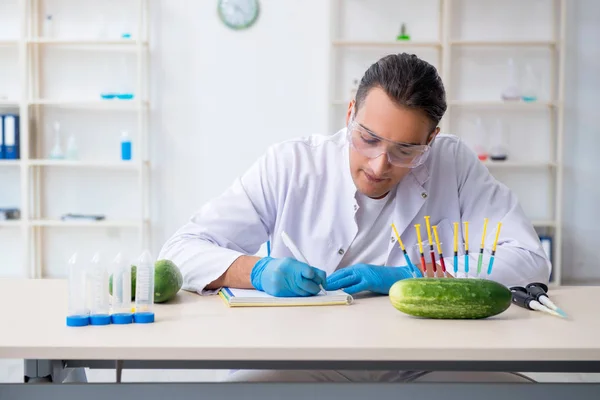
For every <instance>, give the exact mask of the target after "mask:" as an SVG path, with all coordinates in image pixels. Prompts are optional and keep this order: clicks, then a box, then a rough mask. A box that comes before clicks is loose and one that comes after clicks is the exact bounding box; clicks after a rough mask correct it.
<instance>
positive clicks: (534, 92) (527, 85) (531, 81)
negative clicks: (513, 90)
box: [522, 64, 538, 102]
mask: <svg viewBox="0 0 600 400" xmlns="http://www.w3.org/2000/svg"><path fill="white" fill-rule="evenodd" d="M522 97H523V101H526V102H533V101H536V100H537V99H538V78H537V77H536V76H535V74H534V72H533V67H532V66H531V64H527V65H526V66H525V76H524V80H523V91H522Z"/></svg>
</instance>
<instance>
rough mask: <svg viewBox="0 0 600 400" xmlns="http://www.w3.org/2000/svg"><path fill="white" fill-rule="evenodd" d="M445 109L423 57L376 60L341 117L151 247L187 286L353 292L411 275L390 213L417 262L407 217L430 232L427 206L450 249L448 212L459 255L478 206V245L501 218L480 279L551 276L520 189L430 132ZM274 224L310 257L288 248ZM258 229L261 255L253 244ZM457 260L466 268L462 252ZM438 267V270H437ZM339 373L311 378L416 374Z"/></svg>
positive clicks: (268, 158) (271, 158)
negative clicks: (266, 247)
mask: <svg viewBox="0 0 600 400" xmlns="http://www.w3.org/2000/svg"><path fill="white" fill-rule="evenodd" d="M445 111H446V96H445V90H444V87H443V84H442V81H441V79H440V77H439V76H438V74H437V71H436V70H435V68H434V67H433V66H431V65H430V64H428V63H426V62H425V61H423V60H421V59H419V58H417V57H416V56H414V55H409V54H394V55H389V56H386V57H384V58H382V59H380V60H378V61H377V62H376V63H374V64H373V65H372V66H370V67H369V69H368V70H367V71H366V72H365V74H364V76H363V78H362V80H361V82H360V85H359V88H358V91H357V94H356V98H355V100H353V101H351V102H350V104H349V107H348V112H347V117H346V126H345V127H344V128H343V129H341V130H340V131H339V132H337V133H335V134H334V135H331V136H328V135H323V136H320V135H314V136H310V137H305V138H298V139H294V140H288V141H285V142H283V143H279V144H275V145H273V146H272V147H270V148H269V149H268V150H267V151H266V153H265V154H264V155H263V156H262V157H261V158H260V159H259V160H258V161H257V162H256V163H255V164H254V165H253V166H252V167H251V168H250V169H249V170H248V171H247V172H246V173H244V174H243V175H242V176H240V177H239V178H238V179H237V180H236V181H235V182H234V183H233V185H232V186H231V187H230V188H229V189H227V190H226V191H225V192H224V193H223V194H221V195H220V196H219V197H217V198H215V199H214V200H213V201H210V202H209V203H207V204H205V205H204V206H203V207H202V208H201V209H200V210H199V211H198V212H197V213H196V214H195V215H193V216H192V218H191V220H190V221H189V222H188V223H187V224H186V225H185V226H183V227H182V228H180V229H179V230H178V231H177V232H176V233H175V234H174V235H173V236H172V237H171V238H170V239H169V240H168V241H167V242H166V243H165V245H164V247H163V249H162V251H161V254H160V256H159V257H160V258H169V259H171V260H173V261H174V262H175V263H176V264H177V265H179V267H180V268H181V271H182V273H183V275H184V289H187V290H193V291H196V292H198V293H201V294H211V293H215V292H216V291H217V290H218V289H219V288H221V287H223V286H228V287H235V288H255V289H257V290H261V291H264V292H267V293H269V294H271V295H273V296H311V295H314V294H316V293H318V292H319V285H323V286H324V287H325V288H326V289H328V290H336V289H343V290H345V291H347V292H348V293H351V294H354V293H359V292H374V293H380V294H387V293H388V291H389V288H390V287H391V285H392V284H393V283H394V282H396V281H398V280H401V279H405V278H408V277H411V269H410V267H409V266H407V265H406V262H405V259H404V256H403V253H402V251H401V249H400V248H399V246H398V244H397V243H396V239H395V236H394V233H393V231H392V229H391V224H392V223H394V224H395V226H396V227H397V229H398V232H399V234H400V235H401V238H402V241H403V242H404V244H405V245H406V247H407V251H408V254H409V256H410V257H411V258H412V259H413V260H414V261H413V262H414V263H415V264H417V265H418V264H419V263H418V260H419V254H418V244H417V232H416V229H417V228H415V225H416V224H420V229H421V230H422V231H421V235H422V237H423V238H424V240H427V239H428V235H427V232H426V228H425V226H426V225H425V220H424V217H425V216H429V218H430V222H431V225H432V226H433V225H435V226H437V230H438V234H439V238H440V242H441V243H442V246H443V254H444V255H446V256H448V255H450V256H451V257H452V255H453V246H452V244H453V226H454V225H453V223H458V226H459V227H460V229H461V230H460V232H459V236H460V238H461V246H460V254H461V255H462V254H463V249H464V246H462V243H463V242H464V239H465V235H464V231H463V227H464V225H465V224H464V222H468V226H469V238H470V240H471V242H472V243H471V246H470V248H471V249H474V251H472V254H473V255H474V256H475V257H476V256H477V253H478V247H479V241H480V238H481V235H482V233H483V222H484V218H488V219H489V221H490V228H488V230H487V235H486V244H487V245H486V247H487V248H488V249H489V248H490V247H491V244H492V241H493V238H494V236H495V229H492V227H493V228H495V224H496V223H498V222H502V230H501V233H500V236H499V241H498V245H497V253H496V260H495V263H494V269H493V271H492V274H491V276H490V277H489V279H494V280H497V281H499V282H501V283H503V284H505V285H507V286H510V285H523V284H527V283H529V282H532V281H539V282H546V281H548V279H549V274H550V267H551V266H550V262H549V260H548V258H547V256H546V255H545V253H544V251H543V249H542V246H541V244H540V241H539V238H538V236H537V234H536V232H535V230H534V229H533V227H532V225H531V223H530V222H529V221H528V219H527V218H526V216H525V215H524V213H523V211H522V209H521V207H520V206H519V204H518V201H517V198H516V197H515V196H514V194H513V193H511V191H510V190H509V189H508V188H507V187H506V186H504V185H502V184H501V183H499V182H498V181H496V180H495V179H494V178H493V177H492V176H491V175H490V173H489V172H488V170H487V168H486V167H485V166H484V165H483V164H482V163H481V162H480V161H479V160H478V158H477V156H476V155H475V154H474V153H473V152H472V151H471V150H470V149H469V148H468V147H467V146H465V144H464V143H462V142H461V140H460V139H459V138H457V137H455V136H451V135H445V134H440V129H439V127H438V124H439V122H440V120H441V118H442V116H443V115H444V113H445ZM282 232H286V233H287V234H288V235H289V237H290V238H291V239H292V240H293V241H294V242H295V244H296V245H297V247H298V248H299V249H300V250H301V252H302V253H303V254H304V256H305V257H306V259H307V260H308V261H309V263H303V262H300V261H297V260H295V259H294V258H293V256H292V253H291V252H290V250H289V249H288V248H287V247H286V246H285V245H284V243H283V242H282V239H281V233H282ZM473 238H479V239H473ZM267 240H270V242H271V245H272V251H271V254H270V256H268V257H259V256H255V255H254V254H256V253H257V251H258V250H259V248H260V246H261V245H262V244H264V243H265V242H266V241H267ZM425 246H426V248H428V244H427V243H426V244H425ZM451 257H450V258H449V259H447V260H446V265H448V266H450V265H452V258H451ZM460 260H461V261H460V265H459V275H461V276H463V275H464V271H465V268H464V257H460ZM428 261H429V264H428V265H427V268H426V271H422V272H423V273H426V274H427V275H432V274H433V272H432V271H433V269H434V265H433V263H432V262H431V260H428ZM438 262H439V260H438ZM471 265H476V259H474V261H472V262H471ZM436 269H437V271H438V272H437V273H438V275H439V273H440V270H441V269H440V268H439V266H437V268H436ZM471 270H472V269H471ZM449 272H450V273H451V275H452V274H454V272H453V271H452V269H450V271H449ZM242 374H245V375H241V376H240V375H238V378H239V379H242V380H278V379H285V380H296V379H298V380H303V379H309V378H307V375H303V374H301V373H299V372H298V371H296V372H294V373H291V372H289V371H288V372H279V371H270V372H268V371H258V372H257V371H254V372H242ZM331 374H333V375H331ZM340 374H341V373H339V372H336V371H325V372H323V374H322V375H320V376H321V378H322V379H324V380H345V379H348V380H364V379H367V380H409V379H415V377H417V376H421V375H422V373H419V372H406V371H405V372H398V373H397V374H392V375H389V372H387V373H384V372H381V373H375V374H371V375H368V374H367V375H364V374H363V375H357V374H360V373H359V372H355V373H354V374H353V375H351V376H349V375H347V374H341V375H340ZM282 377H283V378H282ZM314 377H315V375H314V374H312V375H311V377H310V379H313V378H314ZM236 379H237V378H236ZM317 379H320V378H317Z"/></svg>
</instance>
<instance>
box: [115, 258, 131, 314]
mask: <svg viewBox="0 0 600 400" xmlns="http://www.w3.org/2000/svg"><path fill="white" fill-rule="evenodd" d="M112 264H113V265H112V268H111V271H112V302H111V306H112V310H111V322H112V323H113V324H130V323H132V322H133V312H132V305H131V265H130V264H129V263H128V262H127V260H125V258H124V257H123V254H121V253H119V254H117V256H116V257H115V259H114V260H113V263H112Z"/></svg>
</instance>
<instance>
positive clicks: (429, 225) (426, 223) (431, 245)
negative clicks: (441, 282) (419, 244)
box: [425, 215, 437, 276]
mask: <svg viewBox="0 0 600 400" xmlns="http://www.w3.org/2000/svg"><path fill="white" fill-rule="evenodd" d="M430 219H431V217H430V216H429V215H426V216H425V226H426V228H427V241H428V242H429V255H430V256H431V267H432V268H433V276H437V266H436V264H435V252H434V250H433V240H431V223H430Z"/></svg>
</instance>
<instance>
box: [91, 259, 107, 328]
mask: <svg viewBox="0 0 600 400" xmlns="http://www.w3.org/2000/svg"><path fill="white" fill-rule="evenodd" d="M87 283H88V288H89V293H88V294H89V297H88V299H89V304H90V324H91V325H108V324H110V305H109V303H108V299H109V297H108V271H107V268H106V264H105V263H104V262H102V260H101V259H100V255H99V254H98V253H96V254H94V257H93V258H92V261H91V262H90V266H89V267H88V270H87Z"/></svg>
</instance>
